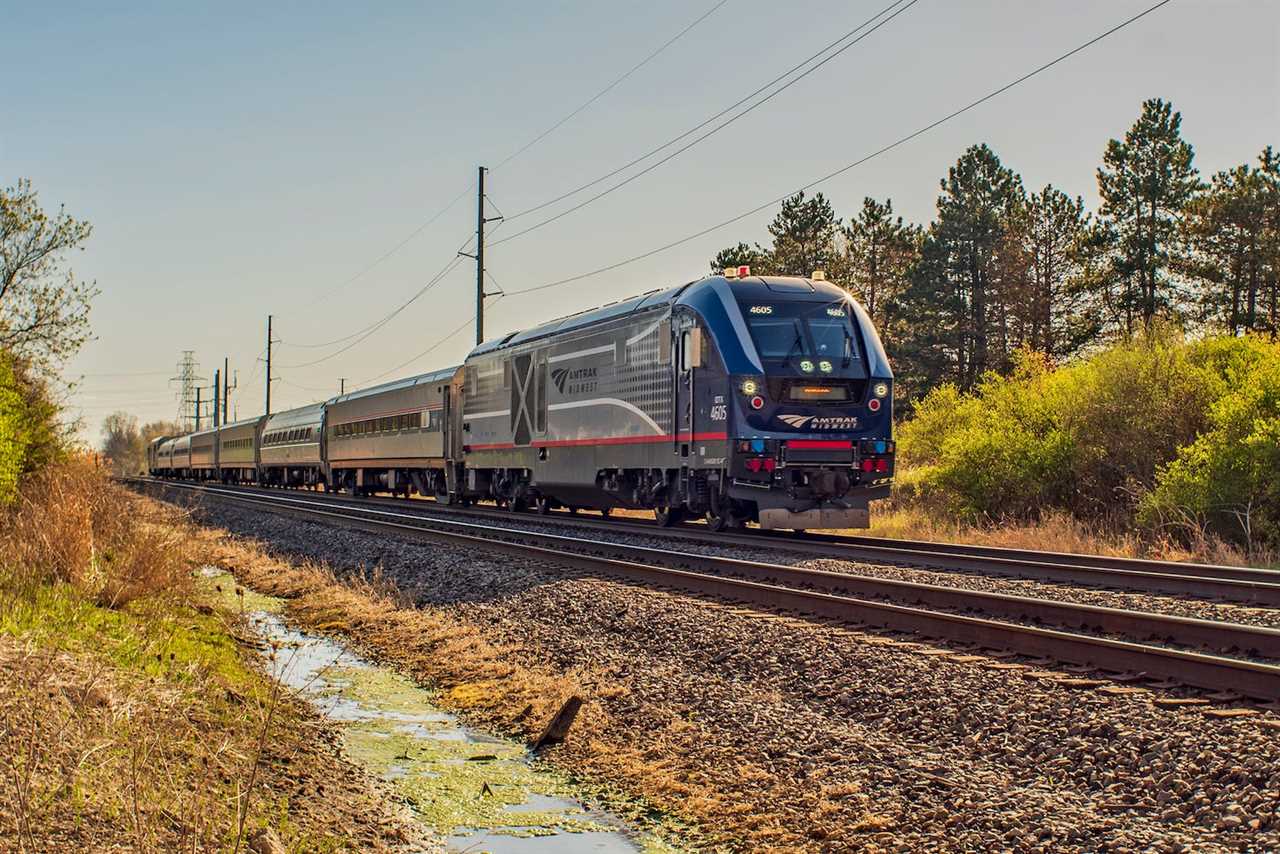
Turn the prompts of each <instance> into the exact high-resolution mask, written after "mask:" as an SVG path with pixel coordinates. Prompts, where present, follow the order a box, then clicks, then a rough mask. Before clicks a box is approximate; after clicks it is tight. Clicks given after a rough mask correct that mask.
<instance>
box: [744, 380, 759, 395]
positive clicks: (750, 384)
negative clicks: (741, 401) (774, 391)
mask: <svg viewBox="0 0 1280 854" xmlns="http://www.w3.org/2000/svg"><path fill="white" fill-rule="evenodd" d="M759 390H760V387H759V386H758V385H756V381H755V380H743V381H742V393H743V394H748V395H750V394H755V393H756V392H757V391H759Z"/></svg>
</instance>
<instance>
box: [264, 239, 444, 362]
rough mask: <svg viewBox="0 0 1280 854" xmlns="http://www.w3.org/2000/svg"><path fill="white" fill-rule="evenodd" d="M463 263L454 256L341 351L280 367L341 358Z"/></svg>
mask: <svg viewBox="0 0 1280 854" xmlns="http://www.w3.org/2000/svg"><path fill="white" fill-rule="evenodd" d="M461 262H462V258H461V256H459V255H454V256H453V257H452V258H450V259H449V262H448V263H447V264H445V265H444V267H442V268H441V269H440V271H439V272H438V273H436V274H435V275H434V276H432V277H431V279H430V281H428V282H427V283H426V284H425V285H423V286H422V287H421V288H419V289H418V291H417V292H416V293H414V295H413V296H411V297H409V299H408V300H406V301H405V302H403V303H401V304H400V305H399V306H398V307H397V308H396V309H394V310H393V311H392V312H391V313H390V314H388V315H386V316H385V317H383V318H382V319H381V320H379V321H377V322H375V323H374V324H372V325H370V326H368V327H365V330H364V331H363V334H360V333H356V334H360V337H359V338H356V339H355V340H354V341H351V342H350V343H348V344H347V345H346V346H345V347H342V348H341V349H339V350H335V351H334V352H332V353H330V354H328V355H327V356H321V357H320V358H318V359H312V360H311V361H309V362H301V363H299V364H296V365H279V367H281V368H284V369H286V370H296V369H298V368H309V367H311V366H312V365H318V364H320V363H321V362H327V361H329V360H330V359H333V358H335V357H337V356H341V355H342V354H343V353H345V352H347V351H348V350H350V349H351V348H352V347H355V346H356V345H357V344H360V343H361V342H363V341H365V340H366V339H368V338H369V336H371V335H373V333H375V332H377V331H378V330H379V329H381V328H382V327H383V326H385V325H387V324H388V323H390V322H391V321H392V319H394V318H395V317H396V316H397V315H399V314H400V313H401V312H402V311H404V310H405V309H406V308H408V307H409V306H411V305H413V304H414V303H415V302H417V301H418V300H419V299H421V298H422V295H423V294H425V293H427V291H429V290H431V289H432V288H433V287H435V286H436V285H437V284H439V283H440V281H441V280H443V279H444V277H445V276H447V275H448V274H449V273H451V272H453V270H454V268H455V267H457V266H458V264H460V263H461ZM347 337H348V338H351V337H354V336H347Z"/></svg>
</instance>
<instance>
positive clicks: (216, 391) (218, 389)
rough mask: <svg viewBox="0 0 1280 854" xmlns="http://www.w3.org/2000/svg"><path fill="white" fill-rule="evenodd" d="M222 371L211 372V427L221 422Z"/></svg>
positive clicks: (217, 425) (215, 426) (215, 427)
mask: <svg viewBox="0 0 1280 854" xmlns="http://www.w3.org/2000/svg"><path fill="white" fill-rule="evenodd" d="M221 419H222V371H218V370H215V371H214V372H213V428H214V429H215V430H216V429H218V427H219V426H221V424H222V421H221Z"/></svg>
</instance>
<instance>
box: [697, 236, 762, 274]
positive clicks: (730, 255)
mask: <svg viewBox="0 0 1280 854" xmlns="http://www.w3.org/2000/svg"><path fill="white" fill-rule="evenodd" d="M744 264H745V265H747V266H748V267H750V268H751V272H752V273H753V274H755V275H757V276H770V275H773V259H772V258H771V257H770V256H769V251H768V250H767V249H765V248H764V247H763V246H761V245H760V244H759V243H757V244H755V245H754V246H752V245H751V244H749V243H739V244H738V245H737V246H730V247H729V248H727V249H721V250H720V251H719V252H717V253H716V257H714V258H712V259H711V272H712V274H713V275H718V274H719V273H721V272H723V271H724V269H725V268H726V267H741V266H742V265H744Z"/></svg>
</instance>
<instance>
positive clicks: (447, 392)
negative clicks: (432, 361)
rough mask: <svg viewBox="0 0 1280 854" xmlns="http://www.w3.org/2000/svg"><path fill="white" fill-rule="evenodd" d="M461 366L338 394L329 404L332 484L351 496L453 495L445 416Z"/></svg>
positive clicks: (328, 452) (328, 445)
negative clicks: (448, 472)
mask: <svg viewBox="0 0 1280 854" xmlns="http://www.w3.org/2000/svg"><path fill="white" fill-rule="evenodd" d="M460 376H461V371H460V369H458V368H445V369H443V370H439V371H434V372H432V373H429V374H421V375H419V376H416V377H410V378H408V379H404V380H397V381H395V382H390V383H386V384H384V385H380V386H376V387H374V388H369V389H362V390H360V391H355V392H351V393H350V394H344V395H341V396H340V397H335V398H333V399H332V400H330V401H329V402H328V403H327V404H326V405H325V410H326V413H327V420H326V431H327V435H326V438H325V441H326V451H327V454H326V459H327V462H328V466H329V486H330V488H332V489H337V490H345V491H346V492H348V493H351V494H353V495H367V494H370V493H372V492H390V493H392V494H399V495H404V496H406V497H407V496H408V495H409V494H411V492H417V493H419V494H422V495H436V496H441V497H446V498H447V496H448V495H449V485H448V482H447V476H446V471H445V469H446V447H445V433H446V431H445V420H446V419H447V418H448V417H449V414H450V413H451V411H452V406H453V402H454V401H456V400H457V399H458V397H457V391H456V385H457V384H459V383H460V382H461V380H460Z"/></svg>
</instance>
